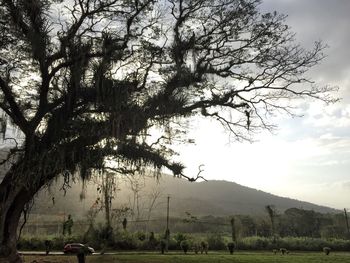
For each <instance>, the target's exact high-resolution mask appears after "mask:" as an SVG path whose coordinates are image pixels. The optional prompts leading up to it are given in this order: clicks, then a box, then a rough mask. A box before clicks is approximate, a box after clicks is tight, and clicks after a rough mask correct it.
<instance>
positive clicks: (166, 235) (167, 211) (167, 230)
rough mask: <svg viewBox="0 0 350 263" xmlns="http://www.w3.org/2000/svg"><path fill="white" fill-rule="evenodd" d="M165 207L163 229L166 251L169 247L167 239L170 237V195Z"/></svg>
mask: <svg viewBox="0 0 350 263" xmlns="http://www.w3.org/2000/svg"><path fill="white" fill-rule="evenodd" d="M167 199H168V202H167V209H166V231H165V239H166V251H167V252H168V248H169V239H170V230H169V203H170V195H168V197H167Z"/></svg>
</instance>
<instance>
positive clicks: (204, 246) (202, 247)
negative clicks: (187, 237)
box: [201, 241, 209, 254]
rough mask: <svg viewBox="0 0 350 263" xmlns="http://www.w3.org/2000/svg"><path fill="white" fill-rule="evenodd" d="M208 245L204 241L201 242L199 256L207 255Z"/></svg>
mask: <svg viewBox="0 0 350 263" xmlns="http://www.w3.org/2000/svg"><path fill="white" fill-rule="evenodd" d="M208 249H209V244H208V242H206V241H202V242H201V254H203V252H205V254H208Z"/></svg>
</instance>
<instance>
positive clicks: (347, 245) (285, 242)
mask: <svg viewBox="0 0 350 263" xmlns="http://www.w3.org/2000/svg"><path fill="white" fill-rule="evenodd" d="M47 239H48V240H51V242H52V249H53V250H62V249H63V246H64V245H65V244H67V243H84V244H88V245H89V246H92V247H94V248H95V249H96V250H101V249H113V250H134V249H138V250H160V248H161V241H162V240H164V239H163V237H162V235H153V234H147V235H146V234H145V233H142V232H136V233H128V232H126V231H125V232H119V233H113V235H111V236H109V237H108V238H105V237H103V236H102V235H101V233H99V232H98V231H96V232H94V233H91V234H90V236H89V237H87V236H86V235H85V236H70V237H63V236H54V237H46V238H45V237H28V236H27V237H22V238H21V239H20V240H19V243H18V249H20V250H45V240H47ZM184 240H185V241H186V242H182V241H184ZM203 242H205V243H206V244H207V246H208V247H209V249H210V250H226V249H227V245H228V243H229V242H230V240H229V239H228V238H226V239H225V238H224V237H223V235H221V234H219V233H214V234H209V235H207V236H198V235H190V234H183V233H176V234H173V235H171V238H170V239H169V246H168V248H169V250H181V249H182V248H183V246H182V245H181V243H182V244H184V243H187V244H188V249H189V250H196V247H198V246H199V245H200V244H201V243H203ZM281 247H283V248H286V249H288V250H292V251H293V250H294V251H295V250H302V251H321V250H322V248H324V247H330V248H331V249H332V250H335V251H350V240H343V239H327V240H325V239H321V238H309V237H304V238H303V237H284V238H278V239H276V241H275V242H274V240H273V239H272V238H266V237H258V236H254V237H246V238H243V239H240V240H239V241H238V242H237V244H236V245H235V248H238V249H240V250H273V249H276V248H281Z"/></svg>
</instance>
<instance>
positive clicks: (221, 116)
mask: <svg viewBox="0 0 350 263" xmlns="http://www.w3.org/2000/svg"><path fill="white" fill-rule="evenodd" d="M0 3H1V6H0V34H1V37H0V88H1V89H0V108H1V109H2V110H3V111H4V112H5V117H6V118H7V119H8V120H10V122H11V123H12V125H13V126H14V127H16V128H17V129H18V130H20V131H21V133H22V138H23V140H22V141H23V142H22V143H19V144H16V147H13V149H11V151H10V154H9V156H8V158H6V160H8V162H11V163H12V166H11V168H10V170H9V171H8V172H7V174H6V175H5V177H4V179H3V180H2V182H1V185H0V257H1V260H5V261H6V262H7V261H9V262H20V258H19V257H18V255H17V251H16V239H17V237H16V230H17V226H18V222H19V219H20V216H21V212H22V210H23V208H24V207H25V204H26V203H28V202H29V201H30V200H31V199H32V198H33V196H34V195H35V194H36V193H37V192H38V191H39V189H41V188H42V187H44V186H45V185H47V184H49V183H50V182H52V180H54V179H55V178H57V177H58V176H64V177H65V178H66V180H65V182H67V180H68V179H69V178H70V177H71V176H75V175H80V176H81V177H82V178H84V179H87V178H88V177H89V174H91V173H92V172H93V171H96V170H101V169H104V167H106V166H111V167H110V168H111V169H113V170H114V171H115V172H119V173H123V174H128V173H131V172H133V171H134V170H140V169H142V168H144V167H147V166H151V167H153V168H155V170H158V171H159V170H160V169H161V168H163V167H166V168H168V169H170V170H171V171H172V172H173V173H174V175H177V176H184V177H188V176H186V175H184V174H183V171H182V170H183V165H181V164H180V163H176V162H173V161H172V155H173V154H174V152H173V150H172V149H171V139H174V138H176V137H178V136H181V134H183V133H184V132H185V131H186V128H181V127H182V126H181V125H179V123H180V124H181V121H183V120H185V119H188V118H190V117H193V116H197V115H201V116H204V117H208V118H213V119H215V120H217V121H218V122H220V123H221V124H222V125H223V126H224V127H225V128H226V129H228V131H230V132H231V134H232V135H233V136H234V137H235V138H236V139H249V135H250V134H252V133H253V132H254V131H258V130H259V129H261V128H263V129H271V128H273V125H271V124H270V123H269V116H270V115H271V114H274V113H275V112H276V111H285V112H287V113H290V114H293V112H292V106H293V105H294V104H293V102H292V103H290V101H292V100H294V99H296V100H298V99H300V98H305V97H312V98H317V99H322V100H324V101H331V100H332V99H331V98H329V97H328V95H327V92H328V91H330V88H327V87H325V88H324V87H318V86H315V85H313V83H312V82H311V81H310V80H309V79H307V78H306V77H305V72H307V71H308V69H310V68H311V67H313V66H314V65H316V64H317V63H319V62H320V60H322V58H323V54H322V50H323V48H324V47H323V45H322V44H321V43H315V46H314V48H313V49H312V50H309V51H306V50H304V49H302V48H301V47H300V46H299V45H298V44H296V43H295V42H294V39H293V33H292V32H291V31H290V30H289V28H288V27H287V26H286V25H285V24H284V20H285V16H284V15H280V14H277V13H276V12H273V13H265V14H262V13H261V12H260V11H259V4H260V1H259V0H159V1H156V0H67V1H60V0H0ZM3 123H4V122H3ZM152 129H155V130H156V131H157V132H156V133H157V134H161V135H160V136H159V138H157V139H155V138H154V137H152V136H149V131H151V130H152ZM3 162H5V160H4V161H3ZM188 179H190V180H194V179H193V178H190V177H188Z"/></svg>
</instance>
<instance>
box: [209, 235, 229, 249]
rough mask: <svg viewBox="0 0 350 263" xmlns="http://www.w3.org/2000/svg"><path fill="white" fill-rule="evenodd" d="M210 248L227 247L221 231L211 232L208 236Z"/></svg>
mask: <svg viewBox="0 0 350 263" xmlns="http://www.w3.org/2000/svg"><path fill="white" fill-rule="evenodd" d="M207 241H208V245H209V247H210V249H215V250H222V249H226V244H225V241H224V239H223V237H222V235H221V234H220V233H213V234H210V235H209V236H208V238H207Z"/></svg>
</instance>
